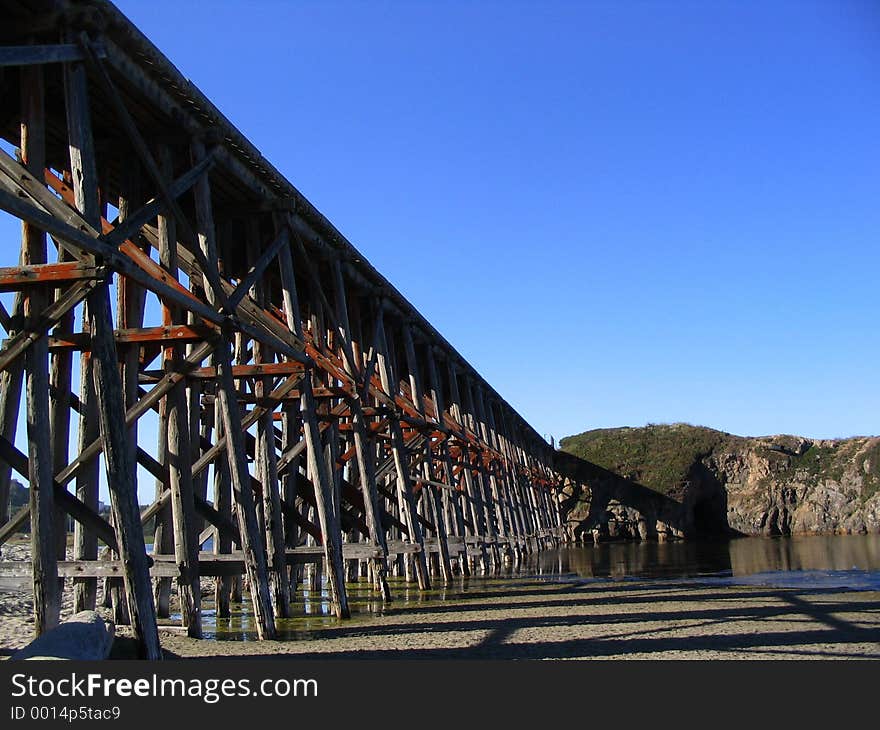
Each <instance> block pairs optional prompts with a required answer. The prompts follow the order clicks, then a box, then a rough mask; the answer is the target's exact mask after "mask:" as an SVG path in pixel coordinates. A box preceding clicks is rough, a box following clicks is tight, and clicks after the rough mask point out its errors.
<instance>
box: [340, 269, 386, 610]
mask: <svg viewBox="0 0 880 730" xmlns="http://www.w3.org/2000/svg"><path fill="white" fill-rule="evenodd" d="M333 280H334V290H335V294H336V309H337V314H338V316H339V318H340V325H341V329H342V332H341V333H340V334H341V336H342V338H343V339H345V340H348V341H349V342H350V343H351V324H350V322H349V316H348V301H347V297H346V294H345V283H344V281H343V278H342V266H341V264H340V263H339V259H334V261H333ZM350 353H351V355H350V356H351V357H352V358H354V357H355V355H354V346H353V343H352V344H350ZM345 362H346V372H347V373H348V374H349V375H351V376H352V377H353V378H357V375H358V374H357V373H355V372H354V370H353V363H350V362H348V358H346V359H345ZM359 366H362V364H361V363H359ZM356 382H357V381H356ZM367 385H369V383H360V386H361V387H362V388H363V389H366V386H367ZM349 408H350V410H351V424H352V438H353V441H354V446H355V455H356V458H357V466H358V476H359V479H360V484H361V494H362V495H363V500H364V517H365V519H366V523H367V528H368V529H369V531H370V541H371V543H372V544H373V545H374V546H376V547H378V548H380V549H381V551H382V557H381V558H379V559H378V560H376V561H375V564H374V567H375V569H376V574H377V583H378V585H379V590H380V592H381V594H382V599H383V600H385V601H390V600H391V589H390V588H389V587H388V580H387V575H388V563H387V559H388V544H387V542H386V540H385V531H384V530H383V528H382V524H381V522H380V521H379V494H378V490H377V488H376V477H375V473H374V470H373V462H372V458H371V455H370V454H369V453H368V448H369V445H368V437H367V424H366V418H365V417H364V412H363V408H362V407H361V397H360V393H358V392H357V390H356V391H355V393H354V395H353V397H352V398H351V400H350V401H349Z"/></svg>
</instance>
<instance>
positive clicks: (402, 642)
mask: <svg viewBox="0 0 880 730" xmlns="http://www.w3.org/2000/svg"><path fill="white" fill-rule="evenodd" d="M11 551H12V552H11ZM17 553H20V555H19V557H23V556H24V555H25V554H26V549H25V548H24V547H22V548H20V549H19V548H16V547H13V548H9V547H8V546H7V547H6V548H4V559H13V557H14V555H15V554H17ZM350 592H351V596H352V604H353V608H354V611H355V614H354V616H353V618H352V619H351V620H349V621H346V622H341V623H340V622H338V621H337V620H336V619H335V618H333V617H330V616H320V615H319V616H314V615H313V616H312V617H304V616H303V615H302V614H303V611H304V610H305V606H304V604H303V603H302V601H300V603H299V604H298V605H295V606H294V610H295V612H296V613H295V617H294V618H292V619H286V620H279V622H278V625H279V630H280V634H281V636H282V639H281V640H276V641H263V642H257V641H254V639H255V638H256V637H255V635H254V633H253V632H252V630H251V629H250V628H249V625H248V621H247V616H246V611H245V615H244V617H243V618H242V616H240V615H239V616H237V617H236V616H234V617H233V620H232V621H231V622H219V624H215V622H214V620H213V617H212V615H211V612H210V611H209V610H207V611H206V615H205V625H206V635H207V636H209V637H211V638H206V639H202V640H195V639H190V638H187V637H186V636H183V635H181V633H180V631H179V630H171V629H160V634H161V641H162V646H163V648H164V650H165V652H166V655H167V656H168V657H169V658H174V657H180V658H193V657H216V658H219V657H279V656H283V655H290V656H291V657H296V658H299V659H303V658H323V659H332V658H339V659H350V658H364V659H389V658H406V659H581V658H601V659H850V658H880V592H878V591H855V590H849V589H839V588H835V589H829V588H818V587H810V588H776V587H769V586H754V585H731V584H727V583H724V582H721V581H719V582H717V583H712V582H709V583H706V582H701V583H697V582H690V581H681V580H625V581H620V580H590V579H583V578H578V577H576V576H572V575H569V576H560V577H556V578H554V579H549V580H548V579H546V578H543V577H536V576H510V577H491V578H489V577H487V578H471V579H469V580H465V579H459V580H458V581H457V582H456V583H455V584H454V585H452V586H449V587H447V588H446V589H443V590H436V591H433V592H431V593H428V594H426V595H424V596H418V594H417V592H415V591H412V590H408V591H406V592H404V587H403V586H402V585H399V586H397V587H396V591H395V593H396V597H397V598H398V600H396V601H395V602H393V603H392V604H390V605H388V606H385V607H382V606H381V604H377V603H376V602H375V597H374V596H372V595H371V594H370V592H369V590H368V589H367V587H366V586H365V585H364V584H359V585H352V586H351V590H350ZM69 594H70V591H65V600H64V614H65V615H66V614H68V613H69V612H70V610H71V603H70V595H69ZM210 608H211V606H210V602H206V609H210ZM377 609H378V611H377ZM31 610H32V602H31V597H30V592H29V591H28V590H27V589H26V588H25V589H21V590H7V589H3V590H0V656H4V657H6V656H9V655H10V654H11V653H12V652H13V651H14V650H15V649H17V648H19V647H21V646H24V645H25V644H26V643H27V642H28V641H29V639H30V636H31V634H32V631H33V619H32V617H31ZM311 610H315V607H314V605H313V607H312V609H311ZM129 636H130V634H129V631H128V629H127V628H126V627H117V646H116V647H114V656H118V657H120V658H122V657H126V656H129V655H130V654H129V652H130V649H131V640H130V638H128V637H129Z"/></svg>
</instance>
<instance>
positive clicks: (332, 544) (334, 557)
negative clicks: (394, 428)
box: [278, 246, 351, 618]
mask: <svg viewBox="0 0 880 730" xmlns="http://www.w3.org/2000/svg"><path fill="white" fill-rule="evenodd" d="M278 261H279V263H280V266H281V281H282V287H283V302H284V314H285V316H286V317H287V322H288V326H289V325H290V324H291V323H292V324H293V330H294V334H296V336H297V337H298V338H300V339H302V338H303V330H302V319H301V318H300V313H299V300H298V298H297V292H296V279H295V277H294V271H293V258H292V257H291V254H290V248H289V247H287V246H284V247H282V248H281V251H280V252H279V255H278ZM300 393H301V399H300V402H301V417H302V421H303V437H304V439H305V442H306V462H307V465H308V472H309V477H310V478H311V480H312V484H313V485H314V488H315V489H314V493H315V506H316V510H317V513H318V522H319V523H320V525H321V535H322V537H323V543H324V569H325V570H326V571H327V581H328V583H329V586H330V599H331V601H332V603H333V608H334V611H335V613H336V615H337V616H338V617H339V618H348V617H349V616H350V615H351V611H350V609H349V607H348V595H347V594H346V591H345V565H344V563H343V558H342V534H341V530H340V527H339V520H338V517H337V513H336V512H335V511H334V510H333V509H332V504H333V499H332V493H333V484H332V479H331V475H330V474H328V472H327V464H326V462H325V461H324V459H323V457H322V455H321V432H320V429H319V428H318V421H317V418H316V413H317V404H316V402H315V395H314V391H313V389H312V375H311V372H310V369H307V370H306V372H305V374H304V375H303V379H302V383H301V386H300Z"/></svg>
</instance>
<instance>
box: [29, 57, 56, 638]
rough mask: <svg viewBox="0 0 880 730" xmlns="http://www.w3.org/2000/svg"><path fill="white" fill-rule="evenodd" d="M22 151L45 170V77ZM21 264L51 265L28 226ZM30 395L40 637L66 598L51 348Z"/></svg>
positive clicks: (33, 299) (34, 97) (32, 353)
mask: <svg viewBox="0 0 880 730" xmlns="http://www.w3.org/2000/svg"><path fill="white" fill-rule="evenodd" d="M21 91H22V101H21V105H22V110H23V112H24V113H23V118H22V124H21V150H22V155H23V157H24V159H25V161H26V164H27V166H28V168H29V169H30V170H31V172H33V171H34V170H36V171H37V172H39V171H41V170H42V169H43V167H45V155H46V151H45V136H46V120H45V108H44V103H45V99H44V96H45V92H44V87H43V71H42V69H40V68H25V69H24V70H23V71H22V85H21ZM21 262H22V264H23V265H24V266H31V267H33V266H43V265H45V264H46V235H45V233H43V232H42V231H40V230H39V229H38V228H36V227H34V226H33V225H31V224H28V223H25V224H24V225H23V226H22V242H21ZM46 304H47V297H46V292H45V290H44V291H38V290H34V291H30V292H29V293H28V296H27V297H26V299H25V304H24V318H25V322H27V321H28V319H30V318H32V317H34V315H35V313H39V312H42V311H43V309H44V308H45V307H46ZM25 391H26V393H27V440H28V467H29V468H28V485H29V490H28V499H29V504H30V510H31V560H32V565H33V586H34V631H35V633H36V635H37V636H39V635H40V634H42V633H43V632H45V631H48V630H49V629H52V628H54V627H55V626H57V625H58V623H59V621H60V620H61V595H60V591H59V585H58V555H57V549H56V537H55V530H56V527H57V526H56V524H55V523H56V519H55V499H54V490H53V488H52V483H53V479H52V444H51V443H50V440H49V439H50V436H51V434H50V432H49V429H48V428H47V425H48V424H49V343H48V341H47V340H46V338H45V337H41V338H39V339H38V340H36V341H35V342H34V343H33V345H32V346H31V347H30V348H29V349H28V351H27V355H26V358H25Z"/></svg>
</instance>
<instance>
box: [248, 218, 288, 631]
mask: <svg viewBox="0 0 880 730" xmlns="http://www.w3.org/2000/svg"><path fill="white" fill-rule="evenodd" d="M246 235H247V244H248V245H247V251H248V258H249V261H248V265H249V266H252V265H253V263H254V261H255V260H256V258H257V255H256V254H257V253H258V252H259V250H260V231H259V223H258V220H257V219H256V218H251V219H250V220H249V221H248V224H247V233H246ZM261 278H262V277H261ZM251 293H252V296H253V298H254V300H255V301H256V302H257V304H259V305H260V306H261V307H265V306H266V302H267V292H266V291H265V285H264V283H263V282H262V281H258V282H257V283H256V284H255V285H254V287H253V288H252V290H251ZM253 359H254V364H256V365H260V364H262V363H266V362H274V360H275V357H274V354H273V353H272V352H271V350H270V349H269V348H268V347H266V346H265V345H263V344H262V343H260V342H256V341H255V342H254V343H253ZM271 390H272V383H271V380H270V379H269V378H257V379H256V382H255V383H254V395H255V396H256V398H257V401H258V402H259V401H260V400H261V399H263V398H265V396H267V395H268V394H269V392H270V391H271ZM255 460H256V464H257V469H258V479H259V481H260V482H261V483H262V485H263V521H264V531H265V536H266V554H267V556H268V562H269V583H270V585H269V587H270V590H271V594H272V603H273V608H274V611H275V615H276V616H284V617H287V616H290V580H289V579H288V575H287V556H286V555H285V547H284V525H283V522H282V516H281V494H280V489H279V482H278V453H277V451H276V448H275V424H274V422H273V409H272V408H266V410H265V412H264V413H263V415H261V416H260V418H259V419H258V420H257V443H256V452H255Z"/></svg>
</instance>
